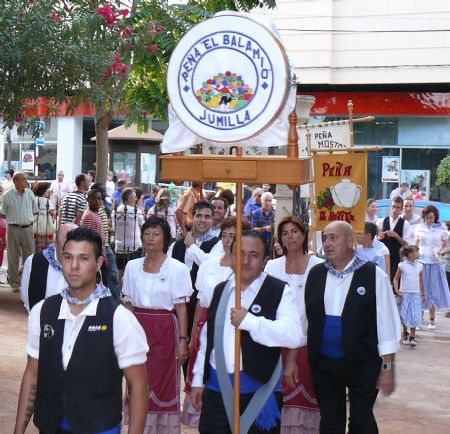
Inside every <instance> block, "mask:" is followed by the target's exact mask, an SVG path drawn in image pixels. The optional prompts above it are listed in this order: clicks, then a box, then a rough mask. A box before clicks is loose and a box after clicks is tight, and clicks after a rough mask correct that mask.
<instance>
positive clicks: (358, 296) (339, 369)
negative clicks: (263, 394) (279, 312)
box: [300, 221, 400, 434]
mask: <svg viewBox="0 0 450 434" xmlns="http://www.w3.org/2000/svg"><path fill="white" fill-rule="evenodd" d="M323 238H324V240H323V248H324V253H325V257H326V259H325V262H324V263H323V264H318V265H316V266H314V267H313V268H312V269H311V271H310V272H309V274H308V278H307V281H306V286H305V300H304V301H305V308H306V319H304V318H302V319H304V321H303V322H302V328H303V332H305V331H306V330H307V342H308V356H309V364H310V367H311V372H312V377H313V385H314V388H315V391H316V393H317V398H318V402H319V407H320V415H321V422H320V433H321V434H344V433H345V432H346V431H345V427H346V388H348V392H349V400H350V417H349V427H348V432H349V433H351V434H375V433H378V428H377V423H376V421H375V417H374V415H373V405H374V403H375V400H376V397H377V394H378V389H381V391H382V392H383V394H384V395H389V394H391V393H392V392H393V391H394V389H395V371H394V359H395V353H396V352H397V351H398V349H399V339H400V319H399V316H398V310H397V305H396V302H395V298H394V295H393V293H392V289H391V285H390V282H389V279H388V277H387V275H386V274H385V273H384V271H383V270H382V269H381V268H379V267H378V266H376V265H375V264H374V263H372V262H366V261H365V260H363V259H361V258H360V257H358V256H357V254H355V251H354V250H353V243H354V238H355V235H354V232H353V229H352V227H351V225H349V224H348V223H346V222H342V221H339V222H333V223H330V224H329V225H328V226H327V227H326V228H325V231H324V233H323ZM301 309H302V306H301ZM300 316H301V317H302V315H301V314H300Z"/></svg>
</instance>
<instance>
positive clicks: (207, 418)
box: [198, 388, 283, 434]
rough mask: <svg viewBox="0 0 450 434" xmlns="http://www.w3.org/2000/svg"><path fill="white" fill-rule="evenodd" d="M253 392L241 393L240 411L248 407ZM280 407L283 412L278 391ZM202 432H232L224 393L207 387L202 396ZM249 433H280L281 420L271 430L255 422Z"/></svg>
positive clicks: (212, 433)
mask: <svg viewBox="0 0 450 434" xmlns="http://www.w3.org/2000/svg"><path fill="white" fill-rule="evenodd" d="M252 396H253V393H247V394H241V399H240V413H241V414H242V413H243V411H244V410H245V409H246V408H247V405H248V404H249V402H250V400H251V399H252ZM275 397H276V400H277V404H278V408H279V409H280V412H281V406H282V404H283V396H282V394H281V392H276V393H275ZM198 430H199V432H200V434H232V432H231V427H230V424H229V423H228V418H227V414H226V412H225V407H224V405H223V399H222V395H221V394H220V393H217V392H213V391H212V390H209V389H206V388H205V390H204V391H203V397H202V411H201V413H200V422H199V425H198ZM248 433H249V434H279V433H280V421H278V424H277V426H276V427H275V428H273V429H271V430H270V431H262V430H261V429H260V428H258V427H257V426H255V424H253V425H252V426H251V427H250V430H249V431H248Z"/></svg>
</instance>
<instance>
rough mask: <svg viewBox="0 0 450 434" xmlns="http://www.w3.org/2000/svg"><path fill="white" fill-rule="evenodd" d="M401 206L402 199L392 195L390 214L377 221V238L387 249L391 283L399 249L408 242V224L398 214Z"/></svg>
mask: <svg viewBox="0 0 450 434" xmlns="http://www.w3.org/2000/svg"><path fill="white" fill-rule="evenodd" d="M402 208H403V200H402V199H401V198H400V197H394V199H392V203H391V213H390V215H389V216H387V217H385V218H380V219H378V221H377V226H378V229H379V230H380V232H379V233H378V240H380V241H381V242H382V243H384V244H385V245H386V247H387V248H388V250H389V259H390V279H391V283H392V282H393V281H394V277H395V273H396V272H397V268H398V264H399V263H400V249H401V248H402V246H406V245H407V244H408V241H407V240H408V238H409V232H410V230H411V229H410V228H411V226H410V224H409V223H408V222H407V221H406V220H405V219H403V218H402V217H401V216H400V215H401V212H402Z"/></svg>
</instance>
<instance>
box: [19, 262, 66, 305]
mask: <svg viewBox="0 0 450 434" xmlns="http://www.w3.org/2000/svg"><path fill="white" fill-rule="evenodd" d="M33 257H34V254H32V255H31V256H28V258H27V259H26V261H25V264H24V265H23V273H22V283H21V284H20V298H21V299H22V301H23V305H24V306H25V309H26V310H27V311H28V312H29V311H30V302H29V300H28V286H29V284H30V274H31V265H32V262H33ZM66 287H67V282H66V279H64V275H63V273H62V271H59V270H56V269H55V268H53V267H52V266H51V265H49V266H48V273H47V287H46V289H45V298H47V297H50V296H52V295H55V294H61V291H62V290H63V289H64V288H66Z"/></svg>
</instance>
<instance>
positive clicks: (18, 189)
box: [0, 172, 38, 292]
mask: <svg viewBox="0 0 450 434" xmlns="http://www.w3.org/2000/svg"><path fill="white" fill-rule="evenodd" d="M13 182H14V188H12V189H11V190H8V191H7V192H6V193H5V194H4V195H3V201H2V204H1V211H0V216H2V217H3V218H5V219H6V222H7V223H8V228H7V233H6V248H7V251H8V279H9V283H10V285H11V288H12V290H13V292H19V291H20V275H19V260H20V258H22V261H23V262H25V260H26V259H27V258H28V256H30V255H32V254H33V253H34V251H35V243H34V233H33V221H34V215H35V214H37V213H38V208H37V205H36V201H35V198H34V194H33V193H32V192H31V190H29V189H28V188H26V185H27V182H28V176H27V175H26V174H25V173H22V172H16V173H15V174H14V176H13Z"/></svg>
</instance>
